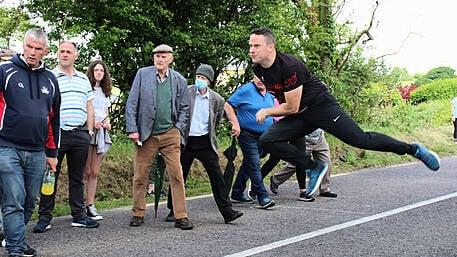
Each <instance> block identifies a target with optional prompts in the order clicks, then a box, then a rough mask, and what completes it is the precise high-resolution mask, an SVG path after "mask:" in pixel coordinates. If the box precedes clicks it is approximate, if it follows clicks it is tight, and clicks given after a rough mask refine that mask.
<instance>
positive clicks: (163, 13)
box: [23, 0, 377, 127]
mask: <svg viewBox="0 0 457 257" xmlns="http://www.w3.org/2000/svg"><path fill="white" fill-rule="evenodd" d="M335 5H336V1H335V0H311V1H304V0H298V1H287V0H258V1H248V0H214V1H201V0H187V1H182V0H178V1H155V2H154V4H151V2H150V1H145V0H131V1H126V0H117V1H109V2H108V1H107V0H101V1H72V0H59V1H57V0H52V1H49V0H30V1H28V2H27V3H26V4H25V5H24V6H23V7H24V8H27V9H28V10H29V11H30V12H32V13H33V15H35V16H37V17H42V18H43V20H44V21H45V22H47V23H48V24H49V26H50V27H51V28H52V29H51V34H50V37H51V38H53V39H55V40H58V41H60V40H62V39H64V38H68V37H72V36H77V37H78V38H82V39H83V42H82V43H81V49H80V58H79V63H78V65H79V67H78V68H79V69H83V68H84V66H85V65H87V64H88V63H89V61H90V60H91V59H93V58H102V59H103V60H104V61H105V62H106V63H107V65H108V66H109V67H110V71H111V74H113V78H114V79H115V80H116V85H117V86H118V87H119V89H120V91H121V95H120V101H121V104H120V105H118V106H119V107H120V109H119V110H117V111H116V112H115V115H117V116H116V117H114V118H113V120H114V121H117V122H119V125H120V126H119V127H123V122H122V119H123V113H124V110H123V104H122V103H123V100H125V98H126V97H127V94H128V92H129V89H130V85H131V83H132V81H133V78H134V76H135V72H136V70H137V69H138V68H139V67H142V66H146V65H152V63H153V61H152V55H151V52H152V49H153V48H154V47H155V46H157V45H159V44H162V43H166V44H169V45H170V46H172V47H173V48H174V49H175V53H174V55H175V61H174V63H173V68H175V69H176V70H178V71H180V72H181V73H182V74H183V75H184V76H185V77H187V78H188V82H189V83H193V77H194V73H195V70H196V68H197V67H198V65H199V64H200V63H208V64H210V65H212V66H213V68H214V69H215V73H216V74H215V75H216V77H218V76H219V75H220V74H224V75H226V74H227V73H228V72H232V74H230V75H229V76H228V77H227V76H226V78H225V79H224V80H220V83H219V84H218V85H216V88H215V89H216V91H218V92H220V93H221V94H222V95H223V96H227V95H228V94H230V93H231V92H233V90H234V89H235V88H236V87H237V86H238V85H239V84H241V83H244V82H246V81H247V80H249V79H251V78H252V71H251V66H250V65H251V61H250V58H249V55H248V44H247V42H248V37H249V32H250V31H251V30H252V29H253V28H255V27H259V26H266V27H270V28H271V29H272V30H273V31H274V32H275V34H276V36H277V38H278V40H277V46H278V49H279V50H280V51H283V52H288V53H292V54H294V55H296V56H298V57H300V58H302V59H303V60H305V61H306V64H307V66H308V67H310V69H311V70H312V71H313V72H315V73H316V74H317V75H318V76H319V77H321V78H322V79H323V80H324V81H326V82H327V83H328V84H329V87H330V88H331V89H332V90H333V91H334V92H335V93H336V96H337V98H338V99H339V100H340V101H341V100H343V101H342V105H343V106H344V107H349V110H350V112H355V111H356V110H357V108H358V106H359V104H358V103H356V101H357V99H358V98H357V93H358V92H360V88H363V87H367V85H368V81H370V79H372V78H373V77H375V76H376V75H377V63H376V62H375V61H373V60H366V59H364V58H363V57H362V56H361V52H362V51H361V50H362V47H361V46H360V45H359V42H361V41H363V40H367V39H365V37H364V35H369V28H368V29H366V30H364V31H363V32H361V33H356V34H353V33H350V30H348V29H347V27H345V26H338V25H336V23H335V21H334V16H333V15H334V12H333V11H334V8H335ZM368 39H370V37H368ZM305 51H306V52H305ZM227 67H234V68H235V70H236V71H227ZM240 70H241V71H245V72H244V73H242V72H239V71H240ZM237 72H238V73H237ZM354 75H357V76H354ZM221 77H222V76H221ZM348 92H349V93H348ZM348 96H351V97H348ZM354 96H356V97H355V98H354ZM354 99H356V101H354Z"/></svg>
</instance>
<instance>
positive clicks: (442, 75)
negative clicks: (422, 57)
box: [414, 67, 457, 86]
mask: <svg viewBox="0 0 457 257" xmlns="http://www.w3.org/2000/svg"><path fill="white" fill-rule="evenodd" d="M455 77H457V76H456V75H455V70H454V69H452V68H450V67H438V68H434V69H431V70H430V71H429V72H427V74H425V75H423V76H421V77H419V78H418V79H417V80H416V81H415V82H414V84H416V85H418V86H420V85H424V84H427V83H430V82H432V81H434V80H439V79H447V78H455Z"/></svg>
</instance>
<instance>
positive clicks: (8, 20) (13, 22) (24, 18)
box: [0, 6, 33, 48]
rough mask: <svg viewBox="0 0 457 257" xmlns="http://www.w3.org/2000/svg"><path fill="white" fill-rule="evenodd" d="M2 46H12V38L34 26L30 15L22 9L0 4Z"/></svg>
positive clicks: (0, 37) (21, 34) (20, 35)
mask: <svg viewBox="0 0 457 257" xmlns="http://www.w3.org/2000/svg"><path fill="white" fill-rule="evenodd" d="M0 24H2V25H1V26H0V48H11V40H12V39H16V38H19V39H21V37H22V36H23V34H24V32H25V31H27V30H28V29H29V28H32V27H33V26H32V24H31V23H30V22H29V16H28V15H27V14H25V13H24V12H21V11H20V10H17V9H14V8H6V7H3V6H0Z"/></svg>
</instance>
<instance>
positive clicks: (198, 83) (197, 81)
mask: <svg viewBox="0 0 457 257" xmlns="http://www.w3.org/2000/svg"><path fill="white" fill-rule="evenodd" d="M195 86H197V89H198V90H203V89H205V88H206V86H207V85H206V81H204V80H203V79H195Z"/></svg>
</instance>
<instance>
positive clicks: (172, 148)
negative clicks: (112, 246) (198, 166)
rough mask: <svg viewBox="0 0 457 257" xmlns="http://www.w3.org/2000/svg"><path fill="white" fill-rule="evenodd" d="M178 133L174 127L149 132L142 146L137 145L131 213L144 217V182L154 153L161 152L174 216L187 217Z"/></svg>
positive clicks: (145, 184)
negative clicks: (157, 133)
mask: <svg viewBox="0 0 457 257" xmlns="http://www.w3.org/2000/svg"><path fill="white" fill-rule="evenodd" d="M180 140H181V135H180V133H179V130H178V129H177V128H176V127H173V128H172V129H170V130H169V131H167V132H165V133H162V134H159V135H151V136H150V137H149V138H148V139H147V140H146V141H144V142H142V143H143V146H136V148H135V159H134V169H133V207H132V211H133V216H140V217H144V215H145V212H146V199H145V197H146V186H147V185H148V176H149V172H150V170H151V166H152V163H153V162H154V158H155V156H156V155H157V153H158V152H159V150H160V152H161V153H162V157H163V160H164V161H165V164H166V167H167V168H166V170H167V173H168V178H169V183H170V187H171V192H172V196H173V207H174V208H173V210H174V214H175V218H176V219H182V218H185V217H187V207H186V191H185V188H184V178H183V174H182V167H181V162H180V155H181V153H180V147H181V145H180Z"/></svg>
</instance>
